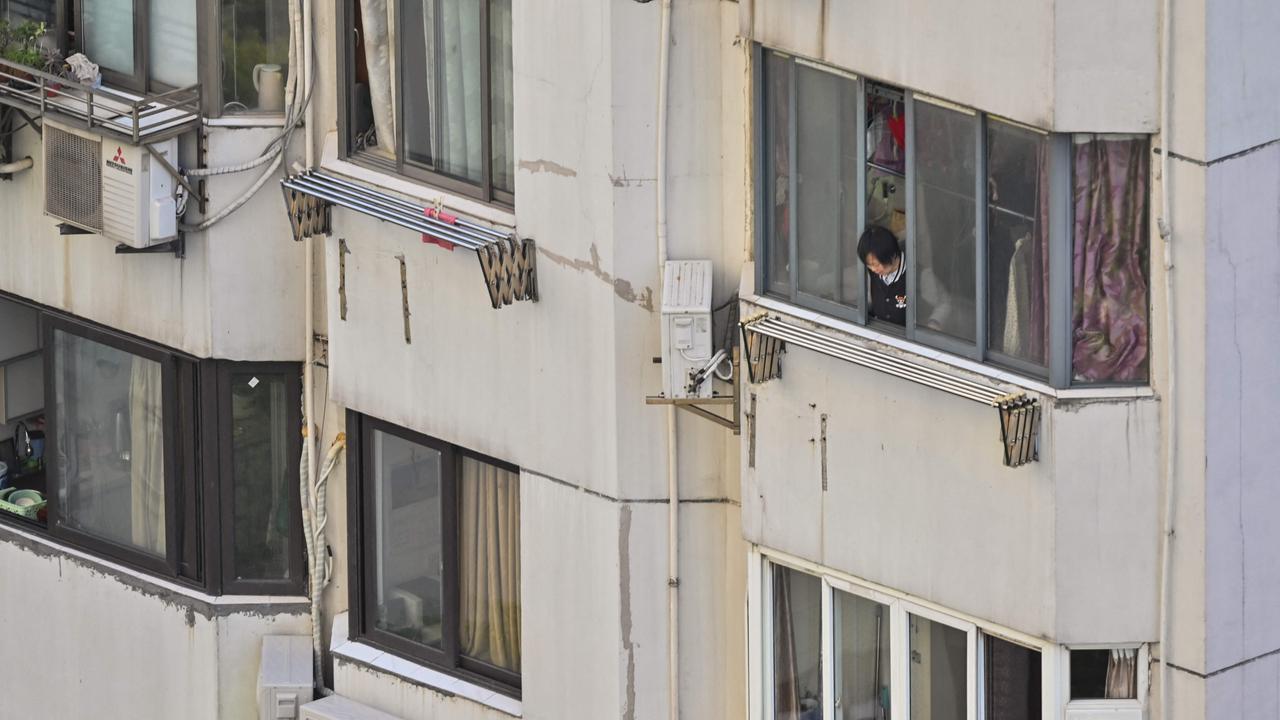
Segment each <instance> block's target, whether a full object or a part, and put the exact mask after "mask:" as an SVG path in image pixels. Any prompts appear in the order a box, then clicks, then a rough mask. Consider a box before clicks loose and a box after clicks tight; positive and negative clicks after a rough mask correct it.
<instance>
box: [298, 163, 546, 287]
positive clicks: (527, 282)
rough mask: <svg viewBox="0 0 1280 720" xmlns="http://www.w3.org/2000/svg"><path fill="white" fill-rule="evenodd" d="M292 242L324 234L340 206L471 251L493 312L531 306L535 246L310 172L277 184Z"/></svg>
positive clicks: (429, 240)
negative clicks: (519, 304) (524, 304)
mask: <svg viewBox="0 0 1280 720" xmlns="http://www.w3.org/2000/svg"><path fill="white" fill-rule="evenodd" d="M280 184H281V187H282V189H283V191H284V202H285V208H286V210H287V212H288V213H289V224H290V225H291V226H292V227H293V237H294V239H295V240H302V239H303V238H308V237H314V236H316V235H328V234H329V233H330V232H331V231H332V227H333V207H334V206H337V207H341V208H346V209H348V210H352V211H355V212H358V213H360V214H362V215H367V216H369V217H372V218H376V219H378V220H382V221H383V222H389V223H392V224H393V225H399V226H400V227H403V228H406V229H409V230H414V231H417V232H419V233H422V241H423V242H425V243H431V244H434V245H440V246H442V247H445V248H447V249H450V250H452V249H453V248H455V247H461V248H463V249H465V250H472V251H474V252H475V253H476V256H477V257H478V259H479V261H480V272H481V275H482V276H483V278H484V284H485V289H486V290H487V291H488V293H489V301H490V303H491V304H492V305H493V307H494V309H498V308H501V307H502V306H504V305H510V304H512V303H514V302H516V301H518V300H528V301H531V302H537V300H538V273H537V254H538V251H537V246H536V245H535V244H534V242H533V240H531V239H529V238H525V239H523V240H521V239H519V238H517V237H516V236H515V234H514V233H505V232H502V231H500V230H495V229H493V228H489V227H485V226H483V225H479V224H477V223H473V222H469V221H467V220H464V219H462V218H460V217H457V216H455V215H451V214H449V213H448V212H446V211H444V210H443V209H441V208H439V207H423V206H421V205H415V204H413V203H411V202H408V201H407V200H403V199H401V198H398V197H396V196H394V195H389V194H387V193H384V192H381V191H379V190H375V189H373V188H368V187H364V186H362V185H357V184H356V183H353V182H350V181H347V180H344V179H341V178H338V177H334V176H332V175H326V174H323V173H320V172H315V171H310V170H309V171H306V172H302V173H299V174H297V175H292V176H290V177H287V178H285V179H284V180H282V181H281V182H280Z"/></svg>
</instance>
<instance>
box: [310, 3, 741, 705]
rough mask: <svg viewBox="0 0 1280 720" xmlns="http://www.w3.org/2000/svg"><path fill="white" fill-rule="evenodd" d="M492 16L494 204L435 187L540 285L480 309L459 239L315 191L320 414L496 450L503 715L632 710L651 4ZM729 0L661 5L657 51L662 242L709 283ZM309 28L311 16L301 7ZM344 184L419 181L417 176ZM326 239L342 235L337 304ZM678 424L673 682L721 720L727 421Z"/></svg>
mask: <svg viewBox="0 0 1280 720" xmlns="http://www.w3.org/2000/svg"><path fill="white" fill-rule="evenodd" d="M514 12H515V17H514V20H513V31H514V48H515V50H514V52H515V59H514V69H515V81H514V93H515V118H516V122H515V148H516V161H515V165H516V198H517V199H516V206H515V209H514V212H510V213H504V212H503V211H501V210H495V209H493V208H478V207H476V205H475V203H472V202H469V201H464V200H459V199H456V198H449V197H446V198H445V200H444V202H445V204H446V206H449V207H453V208H455V209H461V210H462V211H463V212H464V213H465V212H468V211H470V214H472V215H473V216H479V217H480V218H482V219H483V220H484V221H486V222H489V223H490V224H495V223H496V224H499V225H502V224H504V223H505V224H513V225H514V227H515V229H516V231H517V232H518V234H519V235H520V236H521V237H531V238H534V239H535V240H536V241H537V243H538V249H539V254H538V258H537V262H538V284H539V294H540V301H539V302H538V303H536V304H530V303H517V304H515V305H512V306H508V307H504V308H502V309H501V310H498V311H495V310H493V309H492V308H491V307H490V305H489V300H488V296H487V293H486V291H485V289H484V285H483V282H482V277H481V274H480V268H479V265H478V263H477V261H476V258H475V256H474V255H473V254H472V253H470V252H467V251H465V250H456V251H454V252H448V251H445V250H442V249H440V248H438V247H435V246H431V245H424V244H423V243H422V242H421V239H420V238H419V236H418V235H416V234H414V233H411V232H407V231H403V230H400V229H396V228H393V227H390V226H387V225H383V224H380V223H379V222H377V221H375V220H371V219H369V218H365V217H361V216H359V215H356V214H354V213H350V212H345V211H337V212H335V214H334V228H333V235H332V237H331V238H329V239H327V240H325V241H323V242H322V243H321V242H319V241H318V244H322V245H323V247H322V249H321V250H320V252H322V253H323V255H322V260H321V265H322V267H323V274H324V282H323V285H322V286H321V295H322V297H321V298H319V299H318V301H317V310H318V311H319V315H320V317H321V318H323V322H324V323H325V325H326V328H325V330H324V332H325V333H327V335H328V351H329V363H328V365H329V367H328V371H327V374H322V378H321V381H322V382H324V383H326V385H327V388H328V397H329V399H331V400H332V402H333V404H332V405H331V406H330V407H329V410H328V412H329V413H330V415H329V417H330V418H331V419H330V420H329V422H328V426H329V428H330V429H332V428H334V427H340V425H341V417H342V415H341V413H342V411H343V410H344V409H346V408H351V409H355V410H359V411H361V412H365V413H368V414H370V415H373V416H376V417H379V418H382V419H385V420H388V421H391V422H394V423H397V424H400V425H403V426H406V427H409V428H411V429H413V430H416V431H419V432H423V433H426V434H428V435H432V436H435V437H438V438H441V439H444V440H447V441H449V442H452V443H456V444H458V445H461V446H464V447H467V448H470V449H472V450H476V451H479V452H482V453H486V454H488V455H491V456H493V457H496V458H500V459H502V460H505V461H508V462H512V463H515V464H517V465H519V466H520V467H521V468H522V473H521V518H522V521H521V522H522V527H521V546H522V594H521V601H522V614H523V622H522V627H523V636H522V646H523V653H524V662H523V667H524V670H523V676H522V684H523V702H522V705H523V715H524V717H526V718H559V717H565V716H566V715H571V716H575V717H579V716H580V717H616V718H628V719H629V720H630V719H633V718H645V717H655V716H658V715H661V714H662V713H664V712H665V705H666V697H667V624H666V623H667V612H666V608H667V568H666V549H665V548H666V542H667V532H666V529H667V508H668V504H667V499H666V475H665V471H666V459H665V454H664V453H665V445H666V443H665V424H664V417H665V409H663V408H660V407H652V406H647V405H645V403H644V397H645V396H646V395H648V394H657V393H659V392H660V391H661V375H660V372H659V368H658V367H657V366H655V365H654V364H652V362H651V358H652V357H654V356H656V355H658V354H659V353H660V350H659V334H658V313H657V300H658V298H657V282H658V272H657V254H656V246H655V225H654V206H655V201H656V196H655V194H654V193H655V174H656V168H655V153H654V126H653V118H654V112H655V105H656V95H655V91H656V86H657V80H656V56H657V44H656V38H657V37H658V29H659V28H658V20H659V17H658V6H657V5H656V4H649V5H644V4H637V3H598V2H588V1H586V0H556V2H553V3H551V4H549V5H547V6H545V7H544V6H542V5H539V6H538V7H537V8H536V10H535V9H534V8H533V7H532V6H530V5H528V4H527V3H516V4H515V6H514ZM736 13H737V8H736V4H734V3H729V2H720V1H718V0H697V1H695V2H687V3H678V4H677V8H676V10H675V12H674V18H673V28H674V32H675V40H674V42H673V43H672V46H671V53H672V55H671V62H672V71H671V72H672V75H671V78H672V79H671V94H670V97H671V102H670V109H669V112H670V128H671V136H670V139H669V143H670V144H669V149H670V150H669V152H670V160H669V163H670V165H669V173H670V178H671V181H670V184H669V187H668V197H669V216H670V255H671V257H672V258H711V259H713V260H714V261H715V262H716V273H717V274H716V283H715V293H716V299H717V301H719V300H722V299H724V298H727V297H728V296H729V295H730V294H731V293H732V292H733V291H734V290H735V289H736V287H737V282H738V274H739V268H740V266H741V263H742V259H743V252H742V248H743V247H744V245H743V241H742V234H741V233H742V230H743V228H744V223H743V220H742V219H743V217H744V212H745V208H744V207H743V204H744V198H745V194H744V192H743V191H744V185H743V178H744V173H745V169H744V161H745V153H744V148H745V143H746V140H745V138H746V135H745V128H743V127H742V126H741V123H740V118H741V117H743V116H744V113H745V104H744V102H745V92H746V86H745V85H744V84H743V83H744V82H745V78H746V77H747V74H746V65H745V59H746V53H745V51H744V49H743V48H742V47H741V46H739V45H737V44H735V42H734V33H735V31H736V18H737V15H736ZM332 23H333V19H332V17H331V16H330V15H329V14H328V13H327V11H323V12H322V17H321V18H320V26H321V27H322V28H332V27H333V25H332ZM323 44H324V43H323V42H322V46H323ZM322 65H324V64H323V63H322ZM328 73H329V70H328V69H327V67H326V68H323V69H322V70H321V75H320V79H321V83H322V84H323V83H324V81H325V80H326V79H327V78H328V77H329V75H328ZM330 91H331V89H330V88H324V87H322V88H320V90H319V91H318V92H319V93H321V94H319V95H318V96H317V97H323V94H324V93H328V92H330ZM321 108H322V109H321V121H320V123H318V124H319V125H320V128H321V130H322V131H323V132H322V133H321V134H322V135H324V134H328V133H333V132H336V118H335V117H334V116H333V114H332V106H327V107H326V106H323V105H322V106H321ZM724 117H731V118H734V121H733V122H731V123H728V124H727V126H726V125H725V123H723V122H722V120H723V118H724ZM326 142H327V143H328V147H330V148H332V147H333V146H334V145H336V138H334V137H333V136H332V135H330V136H329V137H328V138H327V139H326ZM330 167H331V168H335V169H337V170H339V171H350V170H351V168H350V167H349V166H343V165H341V164H333V163H331V164H330ZM365 180H366V181H374V182H381V183H382V184H383V186H384V187H387V188H390V189H394V190H397V191H400V192H403V193H406V194H408V195H410V196H411V197H415V198H418V199H419V200H420V201H422V198H427V197H432V196H434V195H436V193H435V191H433V190H431V189H429V188H426V187H421V188H415V187H413V186H411V185H405V184H403V183H400V182H398V181H395V180H392V179H390V178H381V179H379V178H375V177H372V176H369V177H366V178H365ZM339 238H341V239H344V240H345V241H346V243H347V245H348V247H349V249H350V254H349V255H347V256H346V260H345V265H346V269H345V290H346V296H347V316H346V319H345V320H344V319H342V318H341V317H340V310H339V302H338V299H337V298H338V286H339V282H340V279H339V268H338V239H339ZM397 256H403V257H404V260H405V263H406V274H407V288H408V296H409V306H410V318H409V325H410V335H411V342H406V341H405V337H404V319H403V314H402V297H401V287H400V263H399V259H398V257H397ZM725 389H727V387H726V388H725ZM329 432H331V430H327V431H326V432H325V433H324V435H326V436H327V435H328V434H329ZM678 434H679V446H680V461H679V467H680V482H681V487H680V496H681V500H682V502H681V503H680V514H681V520H680V528H681V552H680V561H681V590H680V595H681V600H680V609H681V617H682V620H681V629H680V644H681V652H680V663H681V669H682V671H681V676H680V677H681V703H682V707H683V708H684V710H683V712H684V713H685V714H687V715H688V716H690V717H721V718H739V717H742V715H743V712H744V711H743V709H742V703H743V701H744V699H745V698H744V697H743V695H742V693H741V688H742V686H743V684H744V682H745V680H744V677H743V667H744V661H743V657H744V652H745V639H744V637H743V636H742V633H741V627H742V623H743V609H744V608H743V598H744V595H745V590H744V587H745V586H744V579H743V577H742V576H743V571H742V558H743V557H745V553H746V549H745V545H744V544H743V542H742V540H741V537H740V530H739V519H738V505H737V494H738V481H737V445H736V440H735V438H734V436H733V435H732V434H731V433H729V432H728V431H726V430H723V429H721V428H719V427H717V426H715V425H712V424H710V423H707V422H706V421H703V420H699V419H697V418H693V417H692V416H688V415H685V414H684V413H681V414H680V417H679V419H678ZM325 442H327V440H325ZM340 474H341V473H335V478H334V479H333V484H332V485H331V494H330V501H331V511H330V513H331V517H337V516H341V515H343V514H344V511H343V510H342V508H344V507H345V499H346V498H345V493H344V492H343V491H341V490H339V488H344V487H345V488H350V487H352V486H353V485H352V483H351V481H350V479H348V478H345V477H337V476H338V475H340ZM330 529H331V532H330V536H331V538H332V542H333V546H334V549H335V552H336V554H337V555H336V557H335V565H336V566H342V567H344V568H345V563H346V562H347V558H346V552H345V549H346V544H345V543H346V537H345V533H339V532H336V531H334V530H333V526H332V525H331V528H330ZM335 580H336V582H335V585H339V584H341V585H343V589H341V590H340V591H339V590H334V591H331V592H330V593H329V594H327V595H326V598H327V602H326V607H327V610H328V611H329V612H340V611H341V610H343V609H345V607H346V598H345V592H346V583H347V582H348V580H347V578H345V576H344V575H343V573H342V572H339V575H338V577H337V578H335ZM334 682H335V689H336V690H337V691H338V692H340V693H342V694H346V695H351V696H352V697H353V698H355V699H357V700H360V701H361V702H365V703H366V704H370V705H374V706H375V707H379V708H381V709H383V710H387V711H390V712H403V713H405V715H406V717H435V716H438V715H439V714H441V713H446V712H449V710H448V709H447V707H446V705H447V706H448V707H455V705H456V703H454V701H449V702H448V703H446V702H445V701H443V700H441V699H440V697H439V695H438V694H437V693H432V691H430V690H428V689H425V688H422V687H418V686H412V685H410V686H409V687H408V688H407V689H406V688H401V687H400V686H401V685H403V684H404V683H403V681H401V680H397V679H395V678H393V677H387V676H385V675H384V676H383V677H381V678H380V677H379V674H378V673H376V672H373V671H370V670H368V669H367V668H362V669H360V670H359V671H358V673H357V672H356V671H354V670H352V669H350V668H348V667H346V666H345V664H344V663H343V662H341V661H340V662H339V663H338V666H337V668H336V671H335V676H334ZM401 697H404V698H406V699H405V700H403V701H401V700H398V699H397V698H401ZM451 703H453V704H451ZM458 712H464V713H467V712H470V713H473V714H478V716H482V717H487V716H488V715H487V714H486V713H488V712H489V711H486V710H482V709H476V708H472V709H470V710H461V709H460V710H458ZM432 713H435V715H433V714H432ZM464 716H466V715H464Z"/></svg>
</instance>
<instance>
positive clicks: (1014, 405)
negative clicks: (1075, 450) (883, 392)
mask: <svg viewBox="0 0 1280 720" xmlns="http://www.w3.org/2000/svg"><path fill="white" fill-rule="evenodd" d="M741 328H742V346H743V347H744V348H746V353H747V357H746V358H745V360H746V364H747V371H748V375H749V377H750V380H751V382H752V383H763V382H767V381H769V380H775V379H778V378H781V377H782V362H781V356H782V354H783V353H784V352H785V351H786V347H787V345H788V344H790V345H795V346H797V347H802V348H805V349H807V350H812V351H814V352H816V353H820V354H822V355H826V356H828V357H833V358H836V359H839V360H844V361H846V362H851V363H853V364H855V365H861V366H862V367H865V368H869V369H872V370H876V371H879V372H882V373H886V374H888V375H893V376H894V377H898V378H902V379H904V380H910V381H911V382H914V383H918V384H920V385H925V386H927V387H931V388H934V389H937V390H941V391H943V392H946V393H950V394H952V395H955V396H957V397H962V398H965V399H966V400H972V401H974V402H978V403H982V404H983V405H988V406H990V407H994V408H996V409H997V410H998V411H999V422H1000V443H1001V446H1002V447H1003V450H1004V464H1005V465H1006V466H1008V467H1019V466H1021V465H1026V464H1027V463H1030V462H1034V461H1037V460H1039V459H1040V454H1039V453H1040V447H1039V439H1040V401H1039V400H1038V399H1036V398H1033V397H1031V396H1029V395H1027V394H1026V393H1012V394H1009V393H1006V392H1004V391H1002V390H999V389H997V388H994V387H991V386H989V385H985V384H982V383H979V382H975V381H972V380H967V379H965V378H960V377H956V376H954V375H950V374H948V373H945V372H942V371H940V370H935V369H933V368H930V367H926V366H924V365H921V364H919V363H915V362H911V361H910V360H906V359H903V358H900V357H897V356H895V355H891V354H889V353H885V352H880V351H877V350H873V349H871V348H867V347H863V346H861V345H858V344H855V343H852V342H849V341H848V340H843V339H839V338H834V337H831V336H829V335H824V334H823V333H820V332H817V331H814V330H810V329H809V328H806V327H801V326H799V325H795V324H792V323H788V322H785V321H783V320H782V319H781V318H779V317H771V316H769V315H768V314H767V313H762V314H759V315H756V316H754V317H750V318H747V319H745V320H743V321H742V323H741Z"/></svg>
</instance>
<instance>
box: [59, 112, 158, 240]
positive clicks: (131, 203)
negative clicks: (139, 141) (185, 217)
mask: <svg viewBox="0 0 1280 720" xmlns="http://www.w3.org/2000/svg"><path fill="white" fill-rule="evenodd" d="M150 148H151V150H152V151H154V152H155V153H156V154H158V155H160V156H161V157H163V158H164V159H165V160H166V161H167V162H168V163H169V164H170V165H172V166H174V167H177V164H178V141H177V139H176V138H171V139H169V140H165V141H163V142H158V143H153V144H151V145H150ZM173 188H174V178H173V176H172V175H170V174H169V172H168V171H167V170H165V168H164V166H163V165H162V164H161V163H159V162H157V161H156V160H155V158H153V157H152V156H151V153H150V152H148V151H147V148H146V147H142V146H138V145H130V144H128V143H124V142H121V141H119V140H114V139H111V138H104V137H100V136H98V135H94V134H92V133H88V132H85V131H83V130H79V129H76V128H71V127H66V126H63V125H58V124H56V123H53V122H50V121H48V120H46V121H45V123H44V212H45V214H46V215H49V216H51V217H54V218H57V219H58V220H61V221H63V222H65V223H68V224H70V225H74V226H75V227H78V228H80V229H82V230H87V231H89V232H92V233H97V234H99V235H102V236H103V237H105V238H107V239H109V240H114V241H116V242H119V243H124V244H125V245H129V246H132V247H135V248H146V247H150V246H151V245H155V244H157V243H161V242H166V241H168V240H172V239H174V238H175V237H177V235H178V210H177V202H176V200H175V199H174V194H173Z"/></svg>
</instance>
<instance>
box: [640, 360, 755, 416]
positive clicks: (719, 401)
mask: <svg viewBox="0 0 1280 720" xmlns="http://www.w3.org/2000/svg"><path fill="white" fill-rule="evenodd" d="M654 360H655V361H657V358H654ZM740 360H741V358H740V357H739V355H738V350H737V348H734V351H733V394H732V395H721V394H719V393H714V392H713V393H712V395H711V397H709V398H699V397H688V398H669V397H667V396H665V395H647V396H645V399H644V404H645V405H674V406H675V407H676V409H677V410H684V411H686V412H690V413H693V414H694V415H697V416H698V417H700V418H702V419H704V420H710V421H711V422H713V423H715V424H717V425H720V426H722V427H726V428H728V429H730V430H732V431H733V434H734V435H741V434H742V404H741V402H739V400H740V396H741V393H740V392H738V382H739V379H738V378H739V373H740V372H741V371H742V363H741V362H740ZM712 377H714V375H708V376H707V379H706V382H713V381H712V379H711V378H712ZM724 405H731V406H733V407H732V409H731V410H730V412H731V413H732V417H725V416H723V415H721V414H720V413H718V412H715V411H713V410H711V409H710V408H712V407H722V406H724Z"/></svg>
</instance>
